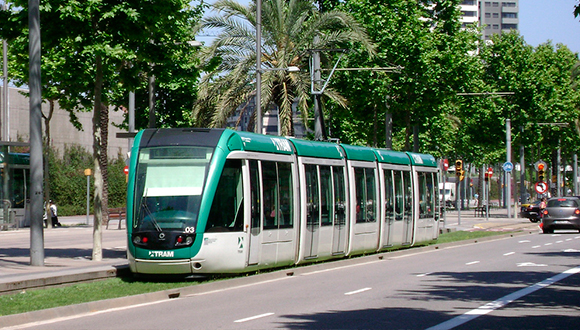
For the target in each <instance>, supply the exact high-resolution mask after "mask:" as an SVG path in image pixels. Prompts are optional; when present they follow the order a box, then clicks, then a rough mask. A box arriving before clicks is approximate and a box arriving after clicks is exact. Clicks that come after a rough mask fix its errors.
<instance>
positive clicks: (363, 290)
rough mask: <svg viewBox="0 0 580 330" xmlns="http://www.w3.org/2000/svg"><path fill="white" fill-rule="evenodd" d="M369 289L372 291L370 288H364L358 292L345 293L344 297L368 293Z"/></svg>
mask: <svg viewBox="0 0 580 330" xmlns="http://www.w3.org/2000/svg"><path fill="white" fill-rule="evenodd" d="M371 289H372V288H364V289H360V290H355V291H351V292H346V293H345V294H344V295H345V296H350V295H353V294H357V293H361V292H365V291H369V290H371Z"/></svg>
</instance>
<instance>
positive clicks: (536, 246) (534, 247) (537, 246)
mask: <svg viewBox="0 0 580 330" xmlns="http://www.w3.org/2000/svg"><path fill="white" fill-rule="evenodd" d="M539 247H542V246H541V245H534V246H532V249H537V248H539Z"/></svg>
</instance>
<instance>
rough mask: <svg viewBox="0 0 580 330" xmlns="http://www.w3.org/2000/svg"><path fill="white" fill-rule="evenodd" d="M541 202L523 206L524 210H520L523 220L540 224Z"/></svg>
mask: <svg viewBox="0 0 580 330" xmlns="http://www.w3.org/2000/svg"><path fill="white" fill-rule="evenodd" d="M540 202H541V201H540V200H537V201H535V202H533V203H530V204H524V205H522V208H521V209H520V216H521V217H522V218H528V219H530V221H531V222H540V220H542V213H541V210H540Z"/></svg>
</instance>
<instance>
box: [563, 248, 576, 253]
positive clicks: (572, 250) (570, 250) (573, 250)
mask: <svg viewBox="0 0 580 330" xmlns="http://www.w3.org/2000/svg"><path fill="white" fill-rule="evenodd" d="M562 252H567V253H569V252H580V250H576V249H566V250H564V251H562Z"/></svg>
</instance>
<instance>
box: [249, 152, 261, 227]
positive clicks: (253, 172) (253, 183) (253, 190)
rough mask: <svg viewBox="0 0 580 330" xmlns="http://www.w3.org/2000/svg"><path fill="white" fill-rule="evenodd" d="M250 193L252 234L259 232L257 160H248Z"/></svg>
mask: <svg viewBox="0 0 580 330" xmlns="http://www.w3.org/2000/svg"><path fill="white" fill-rule="evenodd" d="M249 165H250V194H251V205H252V212H251V213H252V215H251V216H252V234H253V235H257V234H259V233H260V229H261V226H260V189H259V187H260V177H259V173H258V161H257V160H250V161H249Z"/></svg>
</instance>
